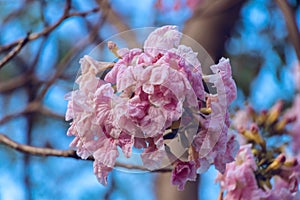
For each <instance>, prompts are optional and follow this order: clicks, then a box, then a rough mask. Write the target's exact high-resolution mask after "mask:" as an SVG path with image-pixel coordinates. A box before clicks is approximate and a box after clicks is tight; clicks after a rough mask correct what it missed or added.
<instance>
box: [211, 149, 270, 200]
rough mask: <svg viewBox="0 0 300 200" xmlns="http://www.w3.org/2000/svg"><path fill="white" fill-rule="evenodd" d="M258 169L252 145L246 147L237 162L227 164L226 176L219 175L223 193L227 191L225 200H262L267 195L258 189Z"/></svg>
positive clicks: (238, 156) (218, 178) (241, 151)
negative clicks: (255, 172)
mask: <svg viewBox="0 0 300 200" xmlns="http://www.w3.org/2000/svg"><path fill="white" fill-rule="evenodd" d="M256 169H257V166H256V163H255V160H254V156H253V154H252V152H251V145H244V146H241V147H240V150H239V152H238V154H237V156H236V161H235V162H232V163H229V164H227V166H226V171H225V173H224V174H219V175H218V177H217V179H216V181H218V182H220V184H221V189H222V191H226V196H225V198H224V199H225V200H227V199H228V200H231V199H241V200H247V199H262V198H264V197H266V196H267V194H266V193H265V192H264V191H263V190H262V189H260V188H259V187H258V185H257V182H256V178H255V175H254V171H255V170H256Z"/></svg>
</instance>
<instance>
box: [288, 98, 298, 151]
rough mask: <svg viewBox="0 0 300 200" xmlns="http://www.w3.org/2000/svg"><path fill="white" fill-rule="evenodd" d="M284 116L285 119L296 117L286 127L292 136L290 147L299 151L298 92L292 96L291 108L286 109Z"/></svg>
mask: <svg viewBox="0 0 300 200" xmlns="http://www.w3.org/2000/svg"><path fill="white" fill-rule="evenodd" d="M284 118H286V119H287V120H290V119H296V120H294V122H293V123H292V124H291V127H288V133H289V134H290V135H291V136H292V138H293V139H292V148H293V151H294V152H295V153H296V154H299V153H300V94H297V95H296V96H295V98H294V102H293V105H292V107H291V108H289V109H288V110H286V112H285V115H284Z"/></svg>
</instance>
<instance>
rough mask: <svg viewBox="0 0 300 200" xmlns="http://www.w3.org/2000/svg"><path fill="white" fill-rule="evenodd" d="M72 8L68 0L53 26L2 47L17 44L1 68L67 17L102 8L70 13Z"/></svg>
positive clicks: (1, 63) (86, 13)
mask: <svg viewBox="0 0 300 200" xmlns="http://www.w3.org/2000/svg"><path fill="white" fill-rule="evenodd" d="M70 8H71V2H70V1H69V0H67V4H66V7H65V10H64V14H63V16H62V17H61V18H60V19H59V20H58V21H57V22H56V23H55V24H53V25H52V26H49V27H47V28H45V29H44V30H42V31H41V32H38V33H32V34H28V35H27V36H26V37H24V38H22V39H19V40H16V41H14V42H12V43H10V44H8V45H5V46H2V47H0V52H3V51H5V50H9V49H11V48H13V47H14V46H16V47H15V48H14V49H13V50H12V51H11V52H10V53H8V54H7V56H5V57H4V58H3V59H2V60H1V61H0V69H1V68H2V67H3V66H4V65H5V64H6V63H7V62H8V61H9V60H11V59H12V58H13V57H14V56H15V55H17V54H18V53H19V51H20V50H21V49H22V48H23V47H24V46H25V44H26V43H27V42H29V41H32V40H35V39H38V38H40V37H41V36H45V35H48V34H49V33H50V32H51V31H53V30H54V29H55V28H57V27H58V26H59V25H60V24H61V23H62V22H63V21H64V20H65V19H67V18H70V17H74V16H82V17H85V16H86V15H88V14H91V13H95V12H98V11H99V10H100V8H99V7H96V8H93V9H91V10H89V11H84V12H74V13H69V10H70Z"/></svg>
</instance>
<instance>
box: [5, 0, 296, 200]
mask: <svg viewBox="0 0 300 200" xmlns="http://www.w3.org/2000/svg"><path fill="white" fill-rule="evenodd" d="M218 1H220V0H218ZM162 3H163V4H162V5H160V7H158V6H157V1H156V0H143V1H137V0H135V1H128V0H110V1H106V0H98V1H96V0H89V1H86V0H72V1H71V7H70V8H67V9H66V2H65V1H62V0H0V33H1V34H0V53H1V54H0V59H1V60H2V61H3V60H4V59H5V57H7V55H8V54H9V52H11V51H13V50H14V48H15V47H16V46H17V43H20V42H21V39H22V38H25V40H26V41H25V44H24V46H23V47H22V49H20V51H19V52H18V53H17V55H16V56H14V57H13V58H12V59H11V60H9V61H8V62H7V63H6V64H5V65H4V66H3V67H2V68H0V106H1V108H0V133H2V134H5V135H7V136H9V137H10V138H11V139H13V140H15V141H17V142H19V143H22V144H28V145H33V146H39V147H48V148H56V149H68V145H69V143H70V142H71V140H72V138H70V137H67V136H66V130H67V128H68V126H69V125H68V123H67V122H65V121H64V113H65V111H66V103H67V102H66V101H65V100H64V95H65V94H66V93H67V92H69V91H71V90H72V89H73V84H74V80H75V78H76V74H77V71H78V69H79V64H78V61H79V58H80V57H82V56H83V55H85V54H88V53H89V52H90V51H91V50H92V49H93V48H94V47H95V46H96V45H98V44H99V43H101V41H103V40H105V39H107V38H108V37H110V36H112V35H113V34H117V33H119V32H121V31H125V30H128V29H132V28H139V27H149V26H155V27H157V26H162V25H165V24H175V25H178V26H179V28H180V30H185V29H184V28H185V23H186V22H187V20H189V19H190V18H191V17H192V16H193V14H194V12H195V10H196V9H195V8H191V7H188V6H187V5H186V4H185V3H186V2H185V1H184V0H182V1H181V6H180V7H176V9H175V8H174V1H172V0H164V1H162ZM203 3H205V1H204V0H202V1H200V0H199V2H198V4H203ZM288 3H289V5H290V7H291V9H292V11H293V12H294V17H295V19H296V23H297V26H298V27H299V25H300V8H299V1H298V0H289V1H288ZM64 13H65V14H64ZM238 14H239V15H238V16H239V17H238V18H236V19H231V18H229V19H224V20H225V21H226V20H234V21H235V23H234V24H235V25H234V27H233V28H232V30H231V31H230V32H231V34H230V36H228V37H227V36H226V37H227V38H226V42H225V44H224V46H225V49H224V52H223V55H224V56H225V57H229V58H230V59H231V63H232V67H233V75H234V79H235V80H236V82H237V85H238V90H239V91H238V94H239V95H238V99H237V100H236V102H235V104H234V107H238V106H241V105H242V104H243V103H244V101H248V102H250V103H251V104H252V105H253V106H254V107H255V108H256V109H259V110H260V109H264V108H268V107H270V106H271V105H272V104H273V103H274V102H275V101H276V100H278V99H284V100H286V101H291V100H292V98H293V95H294V92H295V89H294V85H293V81H292V78H291V77H292V68H293V66H294V65H295V63H296V60H297V58H296V53H295V50H294V47H293V44H292V43H291V42H290V41H289V39H288V36H289V35H288V34H289V33H288V29H287V27H286V23H285V18H284V16H283V14H282V12H281V10H280V8H279V7H278V5H277V4H276V3H275V1H271V0H249V1H243V4H242V7H241V9H240V10H239V13H238ZM62 16H64V17H63V18H62ZM49 28H50V29H51V30H50V29H49ZM52 28H53V29H52ZM48 29H49V30H48ZM45 30H46V32H45ZM298 30H299V29H298ZM43 31H44V32H43ZM185 31H186V30H185ZM195 31H199V32H200V31H205V30H195ZM36 33H38V34H39V33H42V34H41V35H40V36H39V37H37V38H34V36H36V35H34V34H36ZM28 34H29V35H28ZM26 35H27V36H28V37H27V36H26ZM220 35H222V33H220ZM30 37H31V38H30ZM212 39H213V38H212ZM15 41H17V43H15V45H11V46H10V44H14V42H15ZM0 160H1V161H0V199H3V200H9V199H15V200H18V199H20V200H21V199H28V200H29V199H155V198H156V197H155V176H156V174H150V173H144V174H143V173H142V174H139V173H125V172H122V171H120V170H114V172H113V173H112V174H111V176H110V177H109V185H108V187H103V186H102V185H100V184H99V183H98V182H97V180H96V177H95V176H94V174H93V170H92V162H90V161H81V160H75V159H72V158H55V157H36V156H29V155H25V154H22V153H19V152H17V151H15V150H12V149H10V148H8V147H6V146H4V145H0ZM215 174H216V172H215V171H214V169H210V170H209V172H208V173H206V174H204V175H203V176H202V180H201V183H200V184H199V191H203V192H199V194H200V195H199V197H200V198H201V199H216V198H217V195H218V192H216V190H217V188H218V186H217V185H214V183H213V182H214V180H213V179H214V175H215Z"/></svg>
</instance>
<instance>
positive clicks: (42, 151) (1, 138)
mask: <svg viewBox="0 0 300 200" xmlns="http://www.w3.org/2000/svg"><path fill="white" fill-rule="evenodd" d="M0 144H3V145H5V146H7V147H10V148H12V149H14V150H16V151H19V152H22V153H25V154H31V155H35V156H56V157H65V158H74V159H78V160H83V159H82V158H81V157H79V156H78V155H77V154H76V151H74V150H58V149H51V148H43V147H34V146H30V145H25V144H19V143H17V142H15V141H13V140H12V139H10V138H9V137H7V136H6V135H4V134H2V133H0ZM86 160H90V161H93V160H94V158H93V157H92V156H90V157H88V158H87V159H86ZM115 166H116V167H122V168H126V169H135V170H141V171H149V170H148V169H146V168H145V167H142V166H135V165H128V164H123V163H120V162H116V165H115ZM171 170H172V169H171V168H163V169H157V170H153V171H151V172H170V171H171Z"/></svg>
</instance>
